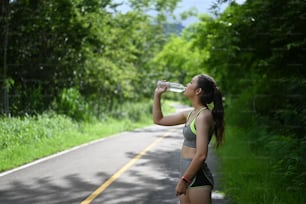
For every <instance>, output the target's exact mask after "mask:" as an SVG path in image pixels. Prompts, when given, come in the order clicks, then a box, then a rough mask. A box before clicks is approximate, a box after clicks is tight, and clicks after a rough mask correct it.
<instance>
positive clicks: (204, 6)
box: [115, 0, 245, 26]
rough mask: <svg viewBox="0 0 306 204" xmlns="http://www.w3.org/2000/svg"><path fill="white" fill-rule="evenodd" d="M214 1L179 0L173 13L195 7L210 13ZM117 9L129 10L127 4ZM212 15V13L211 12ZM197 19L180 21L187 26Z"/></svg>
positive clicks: (124, 0) (239, 0) (240, 0)
mask: <svg viewBox="0 0 306 204" xmlns="http://www.w3.org/2000/svg"><path fill="white" fill-rule="evenodd" d="M126 1H127V0H115V2H126ZM214 2H216V0H181V2H180V3H179V4H178V5H177V9H176V10H175V11H174V14H175V15H176V16H177V17H178V18H179V16H180V13H182V12H183V11H187V10H190V9H192V8H196V9H197V11H198V13H200V14H202V13H208V14H211V11H210V10H209V8H210V7H211V6H212V5H213V3H214ZM236 2H237V3H238V4H242V3H244V2H245V0H236ZM226 6H227V4H224V5H223V6H222V7H221V10H224V9H225V8H226ZM119 10H122V11H123V12H126V11H128V10H129V7H128V6H127V5H123V6H120V7H119ZM211 15H212V14H211ZM196 21H197V18H195V17H190V18H188V19H186V20H184V21H181V22H182V24H183V25H184V26H187V25H189V24H191V23H194V22H196Z"/></svg>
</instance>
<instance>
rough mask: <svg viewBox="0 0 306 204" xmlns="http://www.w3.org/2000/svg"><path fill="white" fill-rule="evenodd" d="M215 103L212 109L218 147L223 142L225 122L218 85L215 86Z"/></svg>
mask: <svg viewBox="0 0 306 204" xmlns="http://www.w3.org/2000/svg"><path fill="white" fill-rule="evenodd" d="M213 104H214V108H213V110H212V114H213V117H214V120H215V136H216V141H217V147H219V146H220V145H221V144H222V142H223V135H224V128H225V122H224V107H223V101H222V94H221V92H220V90H219V89H218V87H215V88H214V94H213Z"/></svg>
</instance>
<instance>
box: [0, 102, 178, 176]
mask: <svg viewBox="0 0 306 204" xmlns="http://www.w3.org/2000/svg"><path fill="white" fill-rule="evenodd" d="M169 103H170V102H166V108H165V111H166V112H172V111H173V108H171V107H170V104H169ZM151 109H152V105H151V104H150V103H142V104H126V105H125V106H124V107H123V108H122V110H121V111H117V112H115V113H110V116H109V117H107V119H103V120H95V121H93V122H76V121H74V120H72V119H70V118H69V117H66V116H63V115H56V114H54V113H46V114H42V115H39V116H37V117H24V118H0V126H1V129H0V172H2V171H5V170H8V169H12V168H15V167H17V166H20V165H23V164H26V163H29V162H31V161H33V160H36V159H39V158H42V157H45V156H48V155H51V154H54V153H57V152H60V151H63V150H66V149H69V148H72V147H74V146H77V145H81V144H84V143H87V142H90V141H93V140H97V139H100V138H104V137H107V136H110V135H113V134H116V133H119V132H123V131H128V130H133V129H137V128H141V127H145V126H149V125H152V124H153V122H152V114H151Z"/></svg>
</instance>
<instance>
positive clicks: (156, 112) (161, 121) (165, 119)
mask: <svg viewBox="0 0 306 204" xmlns="http://www.w3.org/2000/svg"><path fill="white" fill-rule="evenodd" d="M165 91H166V88H156V89H155V93H154V101H153V110H152V114H153V122H154V123H155V124H157V125H164V126H171V125H179V124H183V123H185V122H186V116H187V114H188V112H186V111H183V112H179V113H176V114H172V115H168V116H164V115H163V112H162V108H161V103H160V100H161V95H162V94H163V93H164V92H165Z"/></svg>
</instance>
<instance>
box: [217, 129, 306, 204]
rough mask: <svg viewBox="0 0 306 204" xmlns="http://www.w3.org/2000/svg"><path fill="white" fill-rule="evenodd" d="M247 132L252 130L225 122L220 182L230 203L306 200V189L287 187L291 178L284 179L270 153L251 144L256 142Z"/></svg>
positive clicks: (300, 203) (278, 203)
mask: <svg viewBox="0 0 306 204" xmlns="http://www.w3.org/2000/svg"><path fill="white" fill-rule="evenodd" d="M257 133H258V134H262V133H260V131H258V132H257ZM249 134H253V133H252V131H247V130H245V129H242V128H239V127H233V126H228V127H227V139H226V143H225V145H224V146H222V147H221V148H220V149H219V150H218V154H219V156H220V158H221V161H222V162H221V163H222V164H221V168H222V172H223V178H222V181H221V182H222V185H223V188H224V191H225V193H226V194H227V195H229V197H230V198H231V200H232V203H237V204H245V203H247V204H291V203H296V204H304V203H306V202H305V201H306V200H305V195H306V194H305V193H306V191H305V189H298V190H294V189H290V186H292V185H291V184H292V181H291V180H287V181H285V182H284V179H283V177H284V174H283V173H280V172H277V171H276V169H275V166H276V164H275V159H274V158H273V157H272V155H273V153H271V154H267V153H266V152H265V151H264V150H263V148H261V147H257V148H254V146H256V144H254V141H253V140H251V139H249V138H250V135H249ZM300 173H303V172H300ZM290 182H291V183H290Z"/></svg>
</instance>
